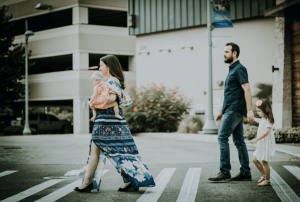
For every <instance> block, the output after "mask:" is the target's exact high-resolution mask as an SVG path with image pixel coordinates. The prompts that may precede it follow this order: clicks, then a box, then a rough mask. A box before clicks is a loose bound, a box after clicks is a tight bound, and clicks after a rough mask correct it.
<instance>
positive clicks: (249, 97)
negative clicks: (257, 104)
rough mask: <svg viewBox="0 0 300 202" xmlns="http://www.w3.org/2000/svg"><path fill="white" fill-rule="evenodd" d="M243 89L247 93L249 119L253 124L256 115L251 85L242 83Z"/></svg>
mask: <svg viewBox="0 0 300 202" xmlns="http://www.w3.org/2000/svg"><path fill="white" fill-rule="evenodd" d="M242 88H243V90H244V92H245V99H246V104H247V118H248V121H249V122H253V121H254V114H253V111H252V96H251V90H250V85H249V83H242Z"/></svg>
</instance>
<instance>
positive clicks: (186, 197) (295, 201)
mask: <svg viewBox="0 0 300 202" xmlns="http://www.w3.org/2000/svg"><path fill="white" fill-rule="evenodd" d="M283 167H284V168H285V169H286V170H287V171H289V172H290V173H291V174H293V175H294V176H295V177H296V178H297V179H298V180H300V167H298V166H295V165H283ZM270 169H271V176H270V181H271V186H272V187H273V189H274V191H275V192H276V194H277V196H278V197H279V198H280V200H281V201H283V202H300V198H299V197H298V195H297V194H296V193H295V192H294V191H293V190H292V189H291V187H290V186H289V185H288V184H287V183H286V182H285V181H284V180H283V179H282V178H281V177H280V176H279V174H278V173H277V172H276V171H275V170H274V169H273V168H272V167H270ZM84 170H86V167H83V168H81V169H79V170H71V171H68V172H67V173H66V174H65V176H66V178H70V177H68V176H71V178H70V179H74V180H76V181H70V183H69V184H67V185H66V186H63V187H61V188H58V189H57V190H55V191H54V192H51V193H50V194H48V195H46V196H44V197H43V198H40V199H38V200H37V201H36V202H50V201H57V200H59V199H61V198H62V197H64V196H66V195H68V194H70V193H71V192H73V190H74V187H76V186H79V185H80V184H81V182H82V180H81V179H80V180H78V178H76V177H75V178H74V177H72V176H78V175H79V174H80V173H81V172H83V171H84ZM108 171H109V170H107V169H106V170H104V171H103V175H104V174H105V173H106V172H108ZM175 171H176V168H164V169H162V170H161V172H160V173H159V174H158V175H157V177H156V179H155V184H156V186H155V187H149V188H147V190H146V191H145V193H144V194H143V195H142V196H141V197H140V198H139V199H138V200H137V202H148V201H151V202H155V201H158V199H159V198H160V197H161V195H162V193H163V192H164V190H165V188H166V187H167V185H168V183H169V181H170V180H171V178H172V176H173V174H174V173H175ZM15 172H18V170H7V171H4V172H1V173H0V177H3V176H6V175H9V174H12V173H15ZM201 172H202V168H189V169H188V171H187V173H186V176H185V178H184V181H183V183H182V187H181V189H180V193H179V196H178V198H177V202H194V201H195V200H196V196H197V193H198V187H199V186H200V185H199V184H200V176H201ZM63 180H65V179H52V180H49V181H46V182H44V183H41V184H39V185H36V186H34V187H32V188H29V189H27V190H25V191H23V192H20V193H18V194H16V195H13V196H11V197H9V198H6V199H4V200H2V201H0V202H17V201H20V200H23V199H25V198H27V197H30V196H32V195H34V194H36V193H38V192H40V191H43V190H45V189H47V188H49V187H51V186H53V185H55V184H57V183H59V182H61V181H63ZM198 197H199V196H198Z"/></svg>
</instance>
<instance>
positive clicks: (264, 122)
mask: <svg viewBox="0 0 300 202" xmlns="http://www.w3.org/2000/svg"><path fill="white" fill-rule="evenodd" d="M256 110H257V114H258V115H259V116H260V117H261V119H258V118H255V119H254V120H255V122H257V123H259V127H258V130H257V137H256V138H254V139H253V140H251V141H250V143H251V144H254V143H256V142H257V147H256V150H255V152H254V153H253V159H252V161H253V163H254V164H255V165H256V167H257V168H258V170H259V171H260V172H261V174H262V177H261V178H260V179H259V180H258V186H270V185H271V183H270V167H269V162H270V160H271V157H272V156H274V154H275V136H274V132H273V124H274V117H273V113H272V108H271V105H270V103H269V102H268V100H266V99H263V100H258V101H257V102H256ZM261 162H262V164H263V165H262V164H261Z"/></svg>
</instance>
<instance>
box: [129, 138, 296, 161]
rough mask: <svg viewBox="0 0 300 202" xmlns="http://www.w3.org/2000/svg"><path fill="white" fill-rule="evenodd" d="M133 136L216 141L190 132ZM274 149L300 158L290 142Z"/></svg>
mask: <svg viewBox="0 0 300 202" xmlns="http://www.w3.org/2000/svg"><path fill="white" fill-rule="evenodd" d="M133 136H138V137H146V138H160V139H174V140H188V141H202V142H216V143H217V142H218V136H217V135H205V134H191V133H135V134H133ZM245 142H246V144H247V146H252V147H256V145H255V144H254V145H253V144H251V143H250V141H249V140H245ZM229 144H233V141H232V137H230V138H229ZM276 151H279V152H284V153H287V154H290V155H293V156H296V157H298V158H300V147H297V146H291V145H290V144H285V143H280V144H276Z"/></svg>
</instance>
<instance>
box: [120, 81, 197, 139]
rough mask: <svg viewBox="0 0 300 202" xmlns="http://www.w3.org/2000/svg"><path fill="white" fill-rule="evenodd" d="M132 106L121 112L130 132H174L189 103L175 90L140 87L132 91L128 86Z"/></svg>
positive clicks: (159, 87)
mask: <svg viewBox="0 0 300 202" xmlns="http://www.w3.org/2000/svg"><path fill="white" fill-rule="evenodd" d="M129 95H130V97H131V99H132V102H133V103H132V104H131V105H129V106H128V107H124V108H123V111H124V114H125V117H126V121H127V123H128V125H129V128H130V130H131V132H133V133H134V132H175V131H177V129H178V126H179V122H180V121H181V120H182V118H183V115H184V114H186V113H187V110H188V109H189V106H190V102H191V101H192V100H189V101H188V100H187V99H186V98H185V97H183V94H179V92H178V90H177V88H176V89H170V88H169V89H166V87H164V86H163V85H160V86H157V85H155V84H154V83H153V84H152V85H150V84H147V86H146V87H145V86H140V87H139V88H138V89H132V85H129Z"/></svg>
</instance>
